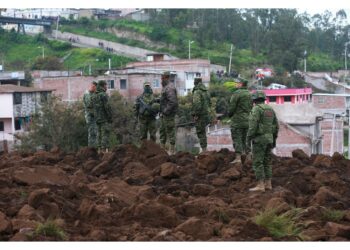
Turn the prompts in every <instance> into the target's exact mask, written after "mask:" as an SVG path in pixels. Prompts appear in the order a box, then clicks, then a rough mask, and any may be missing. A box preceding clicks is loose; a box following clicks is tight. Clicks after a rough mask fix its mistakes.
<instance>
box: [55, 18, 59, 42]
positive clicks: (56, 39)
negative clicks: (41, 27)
mask: <svg viewBox="0 0 350 250" xmlns="http://www.w3.org/2000/svg"><path fill="white" fill-rule="evenodd" d="M59 21H60V16H58V17H57V22H56V34H55V38H56V40H57V33H58V22H59Z"/></svg>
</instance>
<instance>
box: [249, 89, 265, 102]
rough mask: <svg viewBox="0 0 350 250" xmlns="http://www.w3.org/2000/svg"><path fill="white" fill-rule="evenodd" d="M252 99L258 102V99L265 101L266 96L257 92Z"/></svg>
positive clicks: (259, 91)
mask: <svg viewBox="0 0 350 250" xmlns="http://www.w3.org/2000/svg"><path fill="white" fill-rule="evenodd" d="M252 99H253V100H258V99H262V100H265V99H266V95H265V93H264V91H261V90H257V91H256V92H255V93H253V94H252Z"/></svg>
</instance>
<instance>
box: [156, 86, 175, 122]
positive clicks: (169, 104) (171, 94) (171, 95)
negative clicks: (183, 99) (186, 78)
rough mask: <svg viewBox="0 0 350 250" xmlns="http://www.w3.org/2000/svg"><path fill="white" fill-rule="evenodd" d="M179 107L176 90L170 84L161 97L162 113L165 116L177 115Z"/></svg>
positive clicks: (164, 88)
mask: <svg viewBox="0 0 350 250" xmlns="http://www.w3.org/2000/svg"><path fill="white" fill-rule="evenodd" d="M178 105H179V104H178V100H177V91H176V88H175V87H174V86H172V85H171V84H170V83H168V84H167V85H166V86H165V87H163V89H162V93H161V96H160V112H161V114H163V115H165V116H171V115H175V114H176V112H177V109H178Z"/></svg>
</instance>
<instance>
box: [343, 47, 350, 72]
mask: <svg viewBox="0 0 350 250" xmlns="http://www.w3.org/2000/svg"><path fill="white" fill-rule="evenodd" d="M349 43H350V42H346V43H345V49H344V60H345V70H348V63H347V57H348V55H347V54H348V44H349Z"/></svg>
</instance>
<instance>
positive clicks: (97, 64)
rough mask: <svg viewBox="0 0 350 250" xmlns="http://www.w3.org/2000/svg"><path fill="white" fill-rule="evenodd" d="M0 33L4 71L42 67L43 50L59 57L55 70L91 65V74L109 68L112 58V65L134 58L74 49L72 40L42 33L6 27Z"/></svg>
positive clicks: (81, 68)
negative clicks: (50, 36) (37, 33)
mask: <svg viewBox="0 0 350 250" xmlns="http://www.w3.org/2000/svg"><path fill="white" fill-rule="evenodd" d="M0 33H1V34H0V61H1V60H2V62H3V63H4V68H5V70H32V69H40V64H39V63H38V61H40V60H41V58H42V56H43V50H44V56H45V57H46V58H50V57H57V58H58V59H59V61H60V63H58V65H51V66H52V67H53V69H62V70H63V69H64V70H83V71H84V73H85V74H87V73H88V67H89V65H90V64H91V68H92V73H96V72H97V71H98V70H99V69H104V70H105V69H107V68H108V59H109V58H111V64H112V67H121V66H123V65H125V64H126V63H128V62H131V61H134V59H131V58H127V57H124V56H118V55H114V54H111V53H108V52H106V51H104V50H101V49H97V48H75V47H72V46H71V44H69V43H65V42H60V41H55V40H48V39H47V38H45V37H44V36H43V35H42V34H39V35H36V36H29V35H23V34H18V33H17V32H15V31H10V32H8V31H5V30H0ZM43 48H44V49H43Z"/></svg>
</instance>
